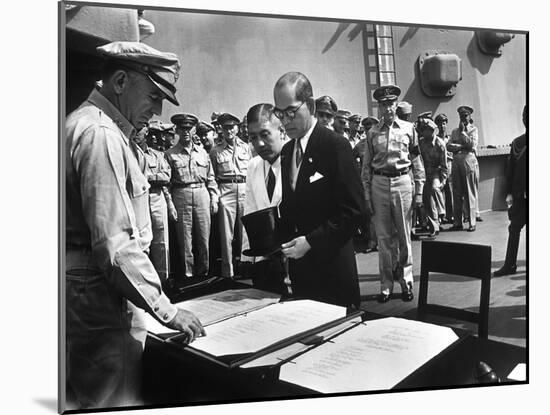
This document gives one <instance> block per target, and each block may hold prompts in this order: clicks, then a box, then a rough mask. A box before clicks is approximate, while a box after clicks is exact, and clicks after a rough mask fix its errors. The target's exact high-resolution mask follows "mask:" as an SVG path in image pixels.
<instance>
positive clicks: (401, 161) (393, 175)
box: [361, 85, 425, 302]
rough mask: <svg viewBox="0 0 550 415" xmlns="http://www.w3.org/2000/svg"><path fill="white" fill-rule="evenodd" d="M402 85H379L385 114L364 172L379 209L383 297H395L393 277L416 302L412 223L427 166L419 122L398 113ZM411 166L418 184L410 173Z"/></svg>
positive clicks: (373, 209)
mask: <svg viewBox="0 0 550 415" xmlns="http://www.w3.org/2000/svg"><path fill="white" fill-rule="evenodd" d="M400 93H401V89H400V88H399V87H397V86H395V85H387V86H381V87H379V88H376V90H375V91H374V93H373V97H374V99H376V100H377V101H378V103H379V107H380V114H381V116H382V119H381V121H380V123H379V124H378V125H375V126H373V127H372V128H371V129H370V131H369V132H368V135H367V146H366V148H365V155H364V157H363V170H362V172H361V177H362V180H363V186H364V189H365V198H366V202H367V211H369V212H370V213H371V214H372V213H374V225H375V228H376V235H377V237H378V259H379V268H380V282H381V293H380V295H379V296H378V301H379V302H386V301H388V300H389V299H390V297H391V293H392V291H393V283H394V280H397V281H399V283H400V285H401V298H402V299H403V301H411V300H412V299H413V298H414V296H413V291H412V288H413V270H412V260H413V258H412V249H411V226H412V207H413V194H414V204H415V205H417V206H419V205H421V204H422V189H423V185H424V181H425V172H424V166H423V165H422V158H421V157H420V150H419V148H418V139H417V136H416V131H415V129H414V125H413V124H412V123H410V122H408V121H403V120H401V119H399V118H398V117H397V115H396V110H397V98H398V97H399V94H400ZM410 169H412V173H413V177H414V186H413V184H412V181H411V177H410V176H409V170H410Z"/></svg>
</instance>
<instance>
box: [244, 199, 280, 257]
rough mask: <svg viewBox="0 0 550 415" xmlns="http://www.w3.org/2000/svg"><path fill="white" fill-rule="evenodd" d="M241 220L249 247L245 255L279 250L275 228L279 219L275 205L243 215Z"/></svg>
mask: <svg viewBox="0 0 550 415" xmlns="http://www.w3.org/2000/svg"><path fill="white" fill-rule="evenodd" d="M241 221H242V223H243V225H244V228H245V229H246V234H247V235H248V242H249V243H250V249H245V250H244V251H243V254H244V255H246V256H268V255H272V254H274V253H276V252H278V251H280V250H281V242H282V241H281V238H280V236H279V232H278V229H277V227H278V226H277V223H278V221H279V216H278V209H277V206H271V207H268V208H265V209H261V210H257V211H256V212H252V213H249V214H248V215H244V216H243V217H242V218H241Z"/></svg>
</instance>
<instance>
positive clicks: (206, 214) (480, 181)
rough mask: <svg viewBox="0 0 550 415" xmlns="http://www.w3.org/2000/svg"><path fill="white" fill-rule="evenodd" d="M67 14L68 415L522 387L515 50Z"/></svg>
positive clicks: (94, 9) (107, 9) (64, 287)
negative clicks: (362, 394) (461, 388)
mask: <svg viewBox="0 0 550 415" xmlns="http://www.w3.org/2000/svg"><path fill="white" fill-rule="evenodd" d="M60 14H61V16H60V23H61V24H63V25H64V26H65V27H64V29H65V31H64V32H63V31H62V32H61V39H60V41H61V43H60V46H61V50H62V51H63V50H64V51H65V58H66V60H65V62H64V67H61V68H60V70H61V74H62V78H63V79H65V81H66V82H65V94H64V95H65V101H64V106H62V108H63V110H64V113H65V114H66V115H67V116H66V119H65V122H64V123H62V124H63V128H62V130H61V132H62V134H63V136H62V142H61V145H60V146H61V149H62V152H61V155H62V159H61V160H60V161H61V166H62V171H63V172H64V177H62V183H63V186H62V188H63V189H64V192H65V201H66V204H65V206H64V208H65V217H64V218H63V219H64V230H65V233H64V238H63V236H62V239H64V244H63V245H64V246H63V247H62V249H63V248H64V257H65V264H64V265H65V267H64V274H65V280H64V281H62V282H61V291H60V293H61V300H62V301H64V304H63V305H62V307H61V310H62V313H61V321H60V323H65V324H64V327H63V328H62V329H61V333H62V336H61V349H60V350H61V351H62V352H61V354H60V356H63V355H64V356H65V361H64V362H60V363H61V366H60V368H61V369H60V381H61V385H60V409H61V410H62V411H68V412H71V411H73V410H77V411H78V410H97V409H110V408H117V407H124V408H128V409H129V408H132V407H136V408H139V407H140V406H161V405H169V406H179V405H182V406H185V405H189V404H197V403H214V404H215V403H223V402H239V401H247V400H262V399H288V398H293V397H319V396H323V395H333V394H345V393H358V392H367V393H368V392H380V391H387V390H415V389H431V388H433V389H437V388H449V387H459V386H472V385H479V386H480V387H481V386H484V385H494V384H499V383H500V384H507V383H512V384H514V383H516V384H517V383H520V384H521V383H525V382H527V381H528V377H527V373H528V353H527V351H526V347H525V346H526V343H527V330H526V292H527V288H526V286H527V283H526V280H527V275H528V264H527V261H526V253H527V251H526V245H527V244H526V240H525V233H526V232H522V229H523V228H524V227H526V222H527V205H528V202H527V194H528V187H527V159H528V151H527V141H528V140H527V126H528V105H527V101H526V99H527V74H526V69H527V68H526V67H527V49H528V34H527V33H526V32H518V31H510V32H508V31H496V30H486V29H479V28H446V27H445V26H427V25H426V26H423V25H414V26H413V25H403V24H394V23H391V22H390V23H378V22H369V21H354V20H343V21H337V20H336V21H335V20H333V19H314V18H308V17H296V16H293V17H284V16H269V15H265V16H257V15H254V14H227V13H223V12H201V11H198V10H177V9H162V8H160V9H156V8H137V7H127V6H126V7H117V5H108V6H97V5H87V4H79V3H78V2H76V3H72V2H66V3H60ZM61 29H62V30H63V27H62V28H61ZM503 114H506V117H503ZM522 235H523V237H522ZM63 316H64V319H63ZM449 319H450V320H451V321H448V320H449ZM189 379H194V380H195V381H194V382H192V383H191V384H190V383H189V382H188V380H189ZM206 385H207V387H205V386H206Z"/></svg>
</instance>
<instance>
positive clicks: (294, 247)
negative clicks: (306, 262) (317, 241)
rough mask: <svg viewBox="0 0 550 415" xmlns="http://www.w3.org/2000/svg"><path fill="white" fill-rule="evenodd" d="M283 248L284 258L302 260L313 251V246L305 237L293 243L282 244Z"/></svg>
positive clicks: (299, 237)
mask: <svg viewBox="0 0 550 415" xmlns="http://www.w3.org/2000/svg"><path fill="white" fill-rule="evenodd" d="M281 247H282V248H283V249H282V253H283V255H284V256H286V257H287V258H294V259H299V258H302V257H303V256H304V255H305V254H307V253H308V251H309V250H310V249H311V245H310V244H309V242H308V241H307V239H306V237H305V236H298V237H297V238H294V239H293V240H292V241H290V242H287V243H286V244H282V245H281Z"/></svg>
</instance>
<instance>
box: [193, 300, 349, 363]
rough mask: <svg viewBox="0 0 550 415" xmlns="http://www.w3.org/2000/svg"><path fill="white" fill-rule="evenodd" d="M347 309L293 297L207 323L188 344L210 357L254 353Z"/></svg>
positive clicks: (303, 333)
mask: <svg viewBox="0 0 550 415" xmlns="http://www.w3.org/2000/svg"><path fill="white" fill-rule="evenodd" d="M346 311H347V310H346V308H345V307H340V306H336V305H333V304H326V303H321V302H318V301H313V300H296V301H288V302H282V303H277V304H271V305H269V306H267V307H264V308H261V309H259V310H255V311H253V312H250V313H246V314H241V315H238V316H235V317H233V318H230V319H226V320H223V321H220V322H218V323H216V324H212V325H210V326H209V327H208V328H207V329H206V336H204V337H199V338H197V339H196V340H195V341H194V342H193V343H191V344H190V346H189V347H191V348H193V349H195V350H199V351H201V352H204V353H207V354H209V355H212V356H225V355H242V354H248V353H257V352H259V351H262V350H265V349H266V348H269V347H272V346H275V345H282V343H284V342H287V341H289V340H290V339H293V338H296V337H297V336H298V337H299V336H306V335H307V334H308V333H310V332H311V331H312V330H315V329H318V328H321V327H323V326H324V325H327V324H331V323H333V322H335V321H337V320H339V319H342V318H344V317H346Z"/></svg>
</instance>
